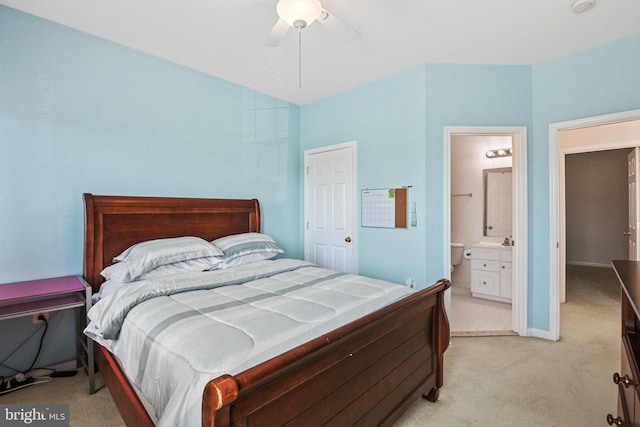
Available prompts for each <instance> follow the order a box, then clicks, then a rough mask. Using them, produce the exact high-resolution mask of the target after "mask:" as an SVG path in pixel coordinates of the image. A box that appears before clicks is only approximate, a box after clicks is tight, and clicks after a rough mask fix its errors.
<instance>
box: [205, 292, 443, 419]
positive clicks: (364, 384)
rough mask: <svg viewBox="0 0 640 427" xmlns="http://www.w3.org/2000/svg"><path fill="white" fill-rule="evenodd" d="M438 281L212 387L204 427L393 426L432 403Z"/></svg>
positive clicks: (439, 321) (439, 338) (438, 363)
mask: <svg viewBox="0 0 640 427" xmlns="http://www.w3.org/2000/svg"><path fill="white" fill-rule="evenodd" d="M449 286H450V284H449V282H448V281H447V280H441V281H440V282H438V283H437V284H436V285H434V286H432V287H431V288H429V289H425V290H423V291H420V292H418V293H416V294H415V295H413V296H411V297H409V298H406V299H404V300H402V301H399V302H397V303H395V304H393V305H391V306H388V307H386V308H385V309H382V310H380V311H378V312H375V313H373V314H371V315H369V316H366V317H364V318H362V319H359V320H357V321H355V322H352V323H350V324H348V325H346V326H344V327H342V328H340V329H337V330H335V331H333V332H331V333H328V334H325V335H323V336H322V337H319V338H317V339H315V340H313V341H310V342H309V343H306V344H304V345H302V346H300V347H297V348H295V349H293V350H291V351H289V352H287V353H284V354H282V355H280V356H278V357H276V358H274V359H271V360H269V361H267V362H265V363H263V364H261V365H258V366H256V367H254V368H251V369H249V370H247V371H244V372H242V373H240V374H238V375H236V376H235V377H232V376H229V375H224V376H221V377H219V378H216V379H214V380H211V381H210V382H209V383H208V385H207V387H206V389H205V391H204V395H203V414H202V417H203V422H202V425H203V426H211V427H213V426H216V427H220V426H248V425H251V426H274V425H278V426H285V425H290V426H301V425H324V424H325V423H329V424H330V425H344V426H357V425H361V426H373V425H391V424H393V422H394V421H395V420H396V419H397V418H398V417H399V416H400V415H401V414H402V413H403V412H404V411H405V410H406V409H407V408H408V407H409V406H411V404H413V403H414V402H415V401H416V400H417V399H418V398H419V397H420V396H423V397H425V398H427V399H429V400H432V401H435V400H436V399H437V398H438V390H439V388H440V387H441V386H442V383H443V354H444V351H445V350H446V349H447V347H448V343H449V324H448V320H447V317H446V313H445V310H444V291H445V290H446V289H447V288H448V287H449Z"/></svg>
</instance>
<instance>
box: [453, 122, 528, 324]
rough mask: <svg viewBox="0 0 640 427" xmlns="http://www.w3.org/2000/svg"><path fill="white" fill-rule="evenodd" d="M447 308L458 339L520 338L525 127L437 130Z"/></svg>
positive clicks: (523, 304)
mask: <svg viewBox="0 0 640 427" xmlns="http://www.w3.org/2000/svg"><path fill="white" fill-rule="evenodd" d="M445 157H446V159H447V161H446V162H445V169H446V181H447V191H446V193H447V194H446V196H448V197H446V201H447V203H445V204H446V205H447V206H446V207H445V209H446V211H447V212H446V214H445V218H447V219H448V220H449V223H448V230H447V234H446V235H447V236H448V239H447V240H448V242H447V248H446V253H447V254H448V255H449V256H448V257H447V263H448V265H449V268H448V270H450V279H451V282H452V287H451V291H450V298H449V300H448V303H447V309H448V313H449V318H450V324H451V331H452V334H453V335H458V336H461V335H462V336H467V335H475V336H483V335H487V336H488V335H513V334H518V335H523V336H524V335H526V307H527V305H526V304H527V303H526V293H527V291H526V289H527V258H526V252H527V208H526V200H527V196H526V188H527V186H526V128H523V127H517V128H512V127H447V128H445Z"/></svg>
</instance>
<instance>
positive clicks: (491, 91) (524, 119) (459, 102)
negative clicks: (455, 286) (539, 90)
mask: <svg viewBox="0 0 640 427" xmlns="http://www.w3.org/2000/svg"><path fill="white" fill-rule="evenodd" d="M425 78H426V92H425V103H426V105H427V107H426V121H427V132H426V145H427V150H426V151H427V157H426V161H425V167H426V179H427V182H428V183H429V185H427V186H426V188H427V194H426V200H428V201H429V203H428V208H427V209H428V212H427V215H428V218H430V220H429V222H428V230H427V241H426V245H427V257H426V265H427V271H428V272H429V275H428V279H429V281H431V282H433V281H435V280H436V279H437V278H439V277H443V276H444V275H445V273H446V272H445V271H443V268H444V267H443V266H444V254H443V252H442V248H443V246H444V242H445V239H446V236H445V235H444V228H445V221H446V219H445V218H444V210H443V209H444V208H443V206H444V203H445V200H444V185H445V181H444V180H445V176H444V128H445V126H526V127H527V129H528V133H529V135H528V137H530V132H531V130H530V129H531V69H530V67H528V66H499V65H438V64H432V65H427V68H426V75H425Z"/></svg>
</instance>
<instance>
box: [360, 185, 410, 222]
mask: <svg viewBox="0 0 640 427" xmlns="http://www.w3.org/2000/svg"><path fill="white" fill-rule="evenodd" d="M361 212H362V218H361V219H362V222H361V224H362V226H363V227H381V228H407V189H406V188H380V189H374V190H371V189H366V190H362V204H361Z"/></svg>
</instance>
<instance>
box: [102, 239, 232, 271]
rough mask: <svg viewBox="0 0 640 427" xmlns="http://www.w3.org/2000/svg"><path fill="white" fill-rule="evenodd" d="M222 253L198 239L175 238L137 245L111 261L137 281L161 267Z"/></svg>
mask: <svg viewBox="0 0 640 427" xmlns="http://www.w3.org/2000/svg"><path fill="white" fill-rule="evenodd" d="M221 255H223V252H222V251H221V250H220V249H218V248H217V247H215V246H214V245H212V244H211V243H209V242H207V241H206V240H204V239H201V238H199V237H191V236H190V237H175V238H169V239H158V240H148V241H146V242H141V243H137V244H135V245H133V246H131V247H129V248H127V249H126V250H125V251H124V252H122V253H121V254H120V255H118V256H117V257H115V258H114V259H113V261H114V262H122V263H124V264H126V265H127V267H128V269H129V279H130V280H137V279H138V278H139V277H140V276H141V275H143V274H144V273H146V272H148V271H151V270H153V269H155V268H157V267H160V266H161V265H167V264H173V263H176V262H180V261H187V260H193V259H197V258H203V257H215V256H221Z"/></svg>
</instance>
